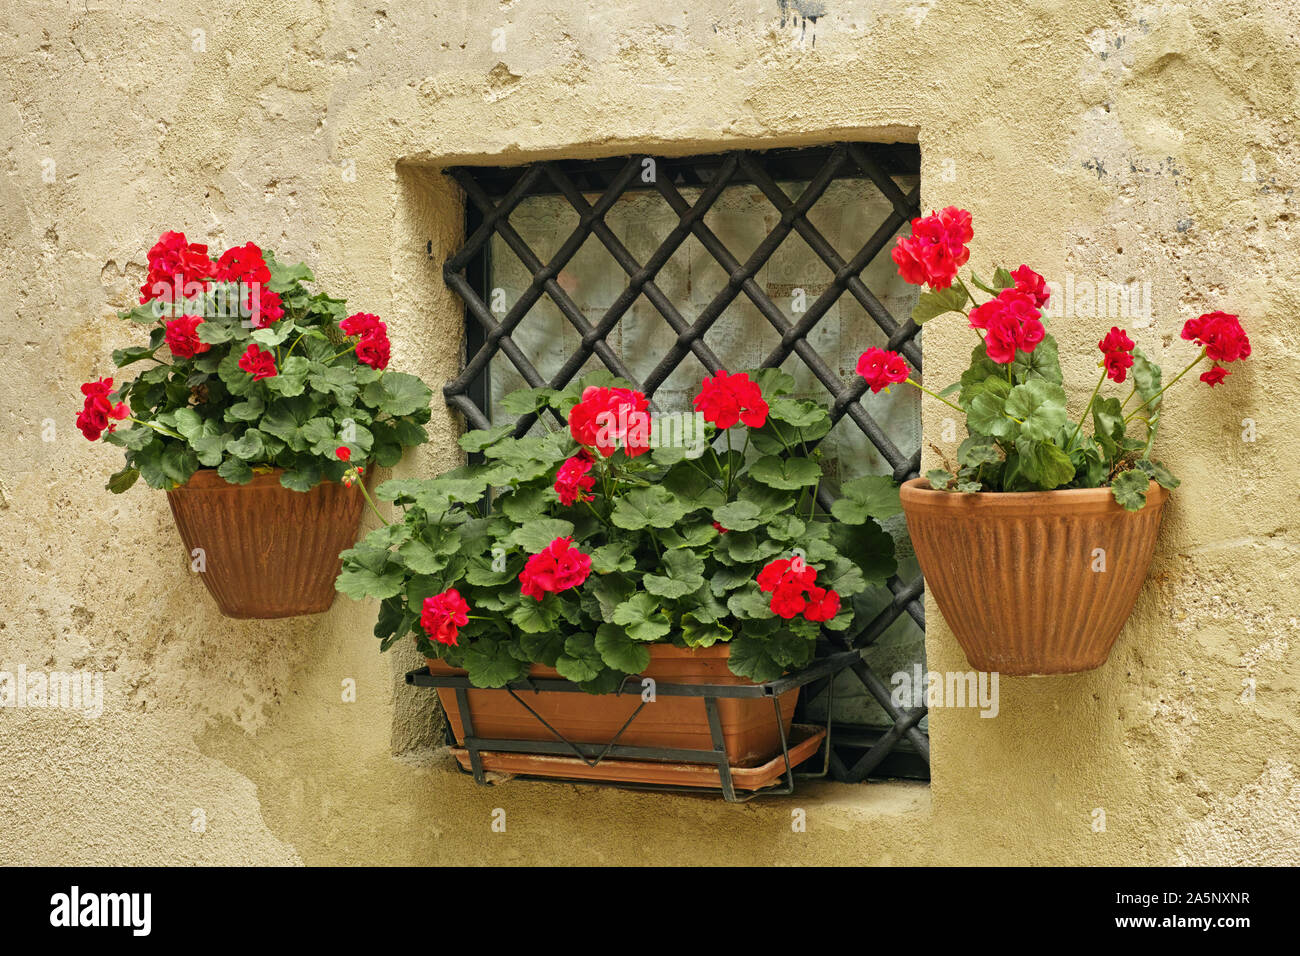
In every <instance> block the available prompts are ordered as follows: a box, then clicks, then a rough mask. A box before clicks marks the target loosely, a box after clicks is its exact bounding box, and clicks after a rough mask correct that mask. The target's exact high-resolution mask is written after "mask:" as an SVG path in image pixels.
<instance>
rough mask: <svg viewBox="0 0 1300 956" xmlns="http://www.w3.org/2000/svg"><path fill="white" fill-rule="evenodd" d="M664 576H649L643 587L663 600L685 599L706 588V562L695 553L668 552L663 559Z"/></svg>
mask: <svg viewBox="0 0 1300 956" xmlns="http://www.w3.org/2000/svg"><path fill="white" fill-rule="evenodd" d="M663 565H664V567H663V570H664V572H665V573H664V574H647V575H645V577H643V578H642V579H641V584H642V586H643V587H644V588H645V589H646V590H647V591H649V592H650V593H651V594H654V595H656V596H658V597H661V598H668V599H675V598H681V597H685V596H686V595H688V594H691V593H693V592H695V591H698V590H699V589H700V588H701V587H703V586H704V561H703V559H702V558H700V556H699V555H697V554H696V553H695V552H694V551H687V550H685V549H679V550H676V551H667V552H665V553H664V557H663Z"/></svg>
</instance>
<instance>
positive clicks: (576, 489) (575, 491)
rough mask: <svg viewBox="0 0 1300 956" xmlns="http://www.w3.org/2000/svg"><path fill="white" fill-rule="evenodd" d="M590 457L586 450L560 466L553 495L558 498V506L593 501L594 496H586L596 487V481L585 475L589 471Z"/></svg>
mask: <svg viewBox="0 0 1300 956" xmlns="http://www.w3.org/2000/svg"><path fill="white" fill-rule="evenodd" d="M591 466H592V461H591V456H590V455H588V454H587V451H586V449H583V450H582V451H580V452H578V454H577V455H575V456H574V457H572V458H570V459H568V460H567V461H566V462H565V463H564V464H563V465H561V466H560V470H559V472H558V473H557V474H556V476H555V493H556V494H557V495H559V496H560V504H562V505H571V504H574V503H576V502H579V501H593V500H594V499H595V495H590V494H587V492H589V491H591V489H592V488H594V487H595V486H596V479H595V478H594V477H593V476H591V475H589V474H587V472H589V471H591Z"/></svg>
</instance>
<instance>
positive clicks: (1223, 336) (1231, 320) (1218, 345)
mask: <svg viewBox="0 0 1300 956" xmlns="http://www.w3.org/2000/svg"><path fill="white" fill-rule="evenodd" d="M1182 336H1183V338H1184V339H1186V340H1187V341H1189V342H1195V343H1196V344H1197V345H1200V346H1202V347H1203V348H1204V349H1205V355H1206V356H1208V357H1209V359H1210V361H1212V362H1213V363H1214V364H1213V365H1212V366H1211V367H1210V368H1209V369H1207V370H1206V371H1204V372H1202V373H1201V381H1202V382H1205V383H1206V384H1207V385H1209V386H1211V387H1213V386H1215V385H1218V384H1219V383H1220V382H1222V381H1223V380H1224V379H1225V378H1227V377H1228V375H1229V374H1231V373H1229V371H1228V370H1227V369H1226V368H1224V367H1223V365H1222V364H1221V363H1225V362H1236V361H1239V360H1240V359H1244V358H1249V357H1250V339H1249V338H1247V336H1246V330H1245V329H1243V328H1242V327H1241V322H1240V321H1239V320H1238V318H1237V317H1236V316H1235V315H1232V314H1230V313H1228V312H1207V313H1206V314H1205V315H1202V316H1200V317H1198V318H1195V319H1188V320H1187V322H1186V323H1185V324H1184V325H1183V331H1182Z"/></svg>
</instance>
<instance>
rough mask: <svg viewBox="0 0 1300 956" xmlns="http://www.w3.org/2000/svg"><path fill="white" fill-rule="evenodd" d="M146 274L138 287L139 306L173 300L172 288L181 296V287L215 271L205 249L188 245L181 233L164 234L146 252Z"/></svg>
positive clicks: (204, 247)
mask: <svg viewBox="0 0 1300 956" xmlns="http://www.w3.org/2000/svg"><path fill="white" fill-rule="evenodd" d="M148 258H149V273H148V276H147V278H146V279H145V280H144V285H142V286H140V303H141V304H142V305H143V304H144V303H145V302H149V301H151V300H153V299H157V298H165V299H167V301H169V302H170V301H174V300H175V296H174V295H173V294H172V293H171V290H173V289H179V292H180V295H181V296H182V297H183V296H184V294H185V287H186V286H187V285H189V284H190V283H194V282H205V281H207V280H208V279H210V278H212V272H213V269H214V268H215V267H214V266H213V264H212V260H211V259H209V258H208V247H207V246H205V245H203V244H201V243H197V242H190V241H188V240H187V239H186V238H185V233H183V232H164V233H163V234H162V235H161V236H159V237H158V241H157V242H156V243H155V244H154V247H153V248H152V249H150V250H149V253H148Z"/></svg>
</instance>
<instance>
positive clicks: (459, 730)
mask: <svg viewBox="0 0 1300 956" xmlns="http://www.w3.org/2000/svg"><path fill="white" fill-rule="evenodd" d="M730 655H731V650H730V648H729V647H728V646H727V645H726V644H716V645H714V646H713V647H707V648H705V647H701V648H680V647H674V646H672V645H671V644H654V645H651V647H650V666H649V667H647V668H646V670H645V672H644V675H643V676H645V677H651V678H654V680H655V681H657V682H659V683H663V684H748V683H750V682H749V681H747V680H746V679H745V678H743V677H737V676H736V675H735V674H733V673H732V672H731V670H730V669H729V668H728V667H727V660H728V658H729V657H730ZM429 672H430V673H431V674H433V675H435V676H444V675H453V674H455V675H459V674H463V673H464V671H461V670H457V669H456V668H453V667H451V666H449V665H448V664H447V663H446V662H445V661H441V660H436V659H430V660H429ZM529 676H531V677H542V678H546V677H549V678H559V677H560V675H559V674H558V673H557V672H556V671H555V670H553V669H552V668H549V667H544V666H542V665H540V664H534V665H533V667H532V669H531V670H530V671H529ZM466 693H467V697H468V699H469V710H470V716H471V718H472V720H473V726H474V734H475V736H476V737H478V738H480V739H493V740H530V741H531V740H539V741H554V740H555V739H556V738H555V735H554V734H552V733H551V732H550V731H549V730H547V729H546V727H545V726H543V724H542V723H541V722H540V721H538V720H537V717H535V716H534V715H533V714H531V713H529V711H528V709H527V708H525V707H524V706H523V704H521V703H520V702H519V701H518V700H516V699H515V698H514V697H512V696H511V695H510V692H509V691H506V690H488V689H478V688H474V689H471V690H469V691H467V692H466ZM516 693H517V694H518V695H519V696H520V698H522V699H523V700H525V701H527V703H528V706H529V707H531V708H532V709H533V710H534V711H536V712H537V715H538V716H540V717H542V718H543V719H545V721H546V722H547V723H548V724H550V725H551V726H552V727H554V728H555V730H556V731H558V732H559V733H560V734H562V735H563V736H564V737H565V738H567V739H568V740H569V741H571V742H574V743H584V744H597V745H604V744H607V743H609V742H610V741H611V740H613V739H614V738H615V736H616V735H618V734H619V731H620V730H621V729H622V728H623V725H624V724H626V723H627V720H628V718H629V717H631V716H632V714H633V713H634V712H635V711H636V709H637V707H638V706H639V705H640V704H641V684H640V682H639V681H637V682H635V683H634V684H633V685H631V687H630V692H628V693H623V694H586V693H566V692H549V693H529V692H528V691H517V692H516ZM438 697H439V699H440V700H441V701H442V706H443V709H444V710H445V711H446V713H447V719H448V720H449V721H450V722H451V727H452V731H453V732H454V733H455V735H456V740H457V742H458V743H463V742H464V740H465V732H464V720H463V719H462V715H461V712H460V708H459V706H458V705H457V703H456V692H455V691H454V690H450V689H447V688H439V689H438ZM779 699H780V702H781V719H782V722H783V724H784V726H785V733H786V736H787V737H788V736H789V734H790V724H791V720H792V719H793V717H794V707H795V704H796V702H797V701H798V699H799V688H797V687H796V688H794V689H793V690H790V691H787V692H785V693H784V694H782V695H781V696H780V698H779ZM717 703H718V716H719V718H720V720H721V723H722V736H723V739H724V741H725V743H726V747H727V754H728V758H729V759H728V762H729V764H730V765H731V766H733V767H754V766H758V765H760V764H764V763H766V762H768V761H770V760H771V759H772V757H773V756H774V755H776V754H779V753H780V752H781V737H780V734H779V732H778V729H777V723H776V716H775V713H774V711H773V709H772V701H771V700H770V699H769V698H766V697H754V698H735V697H733V698H720V699H718V702H717ZM618 743H619V744H621V745H626V746H630V747H660V748H671V749H679V750H712V749H713V739H712V736H711V734H710V732H709V722H708V717H707V715H706V713H705V708H704V701H703V699H702V698H699V697H678V696H668V695H657V697H656V700H655V702H654V703H652V704H647V705H646V706H645V707H644V708H643V709H642V710H641V713H639V714H637V717H636V719H635V720H633V721H632V723H631V724H630V725H629V726H628V727H627V729H626V730H624V731H623V733H622V735H621V736H618Z"/></svg>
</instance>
